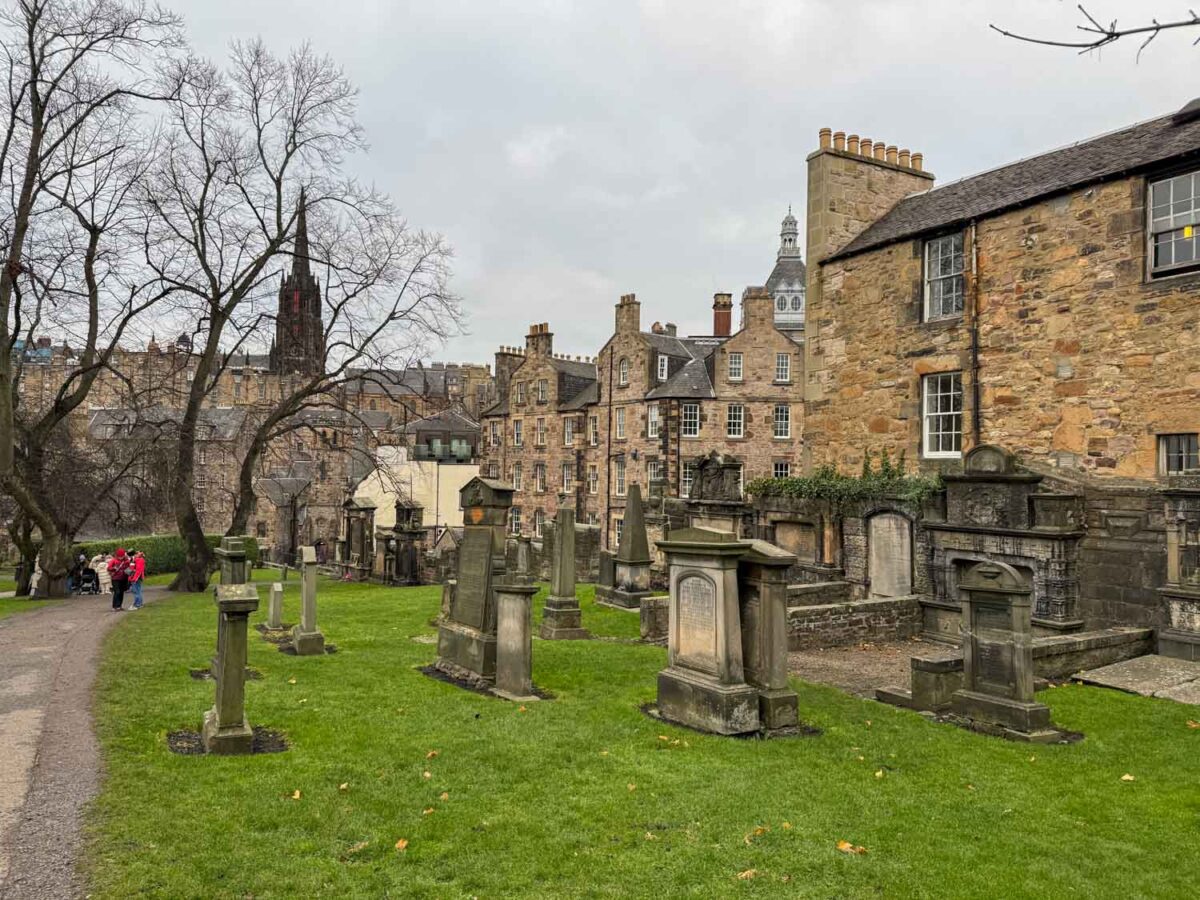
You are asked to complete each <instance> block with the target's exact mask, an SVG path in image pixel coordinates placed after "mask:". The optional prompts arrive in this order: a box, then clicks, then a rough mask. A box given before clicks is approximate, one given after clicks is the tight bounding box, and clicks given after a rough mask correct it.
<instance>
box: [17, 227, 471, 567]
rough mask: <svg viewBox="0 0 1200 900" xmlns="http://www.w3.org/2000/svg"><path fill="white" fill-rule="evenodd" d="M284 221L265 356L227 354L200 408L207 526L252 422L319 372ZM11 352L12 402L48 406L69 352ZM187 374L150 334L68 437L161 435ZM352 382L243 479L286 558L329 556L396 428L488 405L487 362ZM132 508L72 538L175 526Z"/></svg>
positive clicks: (120, 359)
mask: <svg viewBox="0 0 1200 900" xmlns="http://www.w3.org/2000/svg"><path fill="white" fill-rule="evenodd" d="M297 220H298V224H297V237H296V249H295V253H294V254H293V262H292V265H291V269H290V271H289V272H288V273H286V274H285V275H284V276H282V277H281V279H280V288H279V296H278V308H277V313H276V316H275V322H274V337H273V340H272V343H271V347H270V352H269V353H266V354H261V355H256V354H250V353H239V354H236V355H234V356H231V357H228V358H226V359H225V360H224V366H223V368H222V370H221V372H220V375H219V376H218V378H217V382H216V384H215V385H214V386H213V388H212V389H211V390H210V392H209V393H208V396H207V398H206V400H205V404H206V406H205V409H204V410H203V412H202V415H201V421H200V425H199V435H198V443H197V449H196V475H195V492H194V496H195V500H196V503H197V509H198V511H199V513H200V515H201V520H202V523H203V525H204V527H205V530H206V531H215V532H221V531H224V530H225V529H226V528H227V527H228V523H229V520H230V516H231V514H232V509H233V499H234V490H235V489H236V486H237V483H238V473H239V466H240V461H241V459H242V458H243V457H244V454H245V450H246V440H247V438H248V437H249V436H250V435H251V434H252V433H253V430H254V428H255V426H256V424H257V422H258V421H259V420H260V417H261V416H263V415H264V414H265V413H266V412H268V411H269V410H270V409H272V408H273V406H274V405H275V404H276V403H278V402H279V400H280V399H281V397H283V396H285V395H286V394H288V393H290V390H291V387H290V384H291V383H293V382H298V381H299V380H300V379H302V378H304V377H306V376H310V375H312V374H314V373H316V372H319V371H321V368H322V367H323V366H324V365H325V333H324V326H323V324H322V320H321V303H322V300H321V286H320V282H319V281H318V279H317V278H316V277H315V276H314V275H313V273H312V270H311V265H310V260H309V259H308V251H307V246H308V232H307V221H306V215H305V213H304V210H303V208H301V210H300V213H299V214H298V217H297ZM21 358H22V372H21V377H20V380H19V391H20V402H21V405H22V407H23V408H25V409H26V410H36V409H38V408H40V407H42V406H43V405H45V404H49V403H51V402H53V399H54V396H55V394H56V392H57V390H58V389H59V387H60V386H61V385H62V384H63V382H64V381H65V380H66V379H67V378H68V377H69V376H70V373H71V372H72V371H73V370H74V368H75V367H76V366H77V364H78V360H77V357H76V355H75V354H74V353H73V352H72V351H71V349H70V348H69V347H67V346H66V345H54V344H53V343H52V342H51V341H50V339H49V338H41V339H39V340H38V341H37V342H36V343H35V345H34V346H31V347H28V348H23V352H22V354H21ZM195 367H196V362H195V357H194V355H193V351H192V341H191V338H190V336H189V335H188V334H186V333H185V334H181V335H180V336H179V337H178V338H177V339H176V340H174V341H173V342H171V343H169V344H165V345H163V344H159V343H158V342H157V341H156V340H154V339H153V338H152V339H151V341H150V342H149V344H148V346H147V347H146V349H144V350H127V349H120V350H118V351H117V353H116V354H115V356H114V360H113V365H112V371H110V372H105V373H103V374H102V375H101V376H100V378H98V379H97V382H96V384H95V386H94V388H93V390H92V392H91V394H90V396H89V398H88V404H89V405H88V408H87V409H82V410H80V411H79V414H78V415H77V416H75V417H74V419H73V420H72V421H71V423H70V427H71V430H72V433H73V435H74V436H75V438H76V440H79V441H84V442H88V441H90V442H98V441H114V440H122V441H126V442H130V444H132V443H133V442H138V441H142V442H144V441H145V439H146V438H147V437H148V436H149V434H150V431H149V429H163V430H164V431H168V432H169V429H170V428H171V427H173V425H174V423H176V422H178V420H179V417H180V411H181V408H182V404H183V401H184V398H185V397H186V394H187V391H188V389H189V387H190V385H191V383H192V380H193V378H194V377H195ZM358 374H359V377H356V378H353V379H351V380H350V382H349V383H348V384H346V385H344V386H342V387H339V388H338V396H337V397H333V398H331V402H330V404H329V406H328V408H318V409H310V410H306V411H305V413H304V415H303V418H304V425H303V427H301V428H299V429H297V430H295V431H293V432H292V433H291V434H289V435H287V436H286V437H282V438H279V439H278V440H276V441H275V442H274V443H273V444H272V445H271V446H270V447H269V448H268V450H267V452H266V453H265V454H264V458H263V462H262V466H261V472H260V477H259V479H258V480H257V481H256V492H257V493H258V495H259V501H260V502H259V505H258V510H257V513H256V515H255V517H254V518H253V519H252V520H251V528H252V529H253V531H254V533H255V534H256V535H257V536H258V537H259V539H260V541H261V542H262V543H264V544H270V545H273V546H274V547H276V548H278V549H279V550H280V551H281V552H287V551H288V549H289V548H291V547H294V546H296V545H297V544H298V543H317V542H324V545H323V550H324V551H325V553H326V555H328V556H329V557H332V556H333V555H334V550H333V548H334V547H335V545H336V543H337V540H338V533H339V527H340V520H341V509H342V505H343V503H344V502H345V501H346V499H347V492H349V491H352V490H353V488H354V486H355V485H356V484H358V482H359V481H361V480H362V478H363V477H364V475H366V474H367V471H369V468H370V467H371V466H372V465H373V456H374V454H373V450H374V448H375V447H377V446H378V445H381V444H385V445H386V444H394V445H398V444H403V443H406V441H407V438H406V435H405V430H406V428H407V426H408V425H409V424H410V423H411V422H415V421H417V420H420V419H422V418H424V417H426V416H429V415H431V414H433V413H436V412H439V411H441V410H446V409H452V408H458V409H463V410H464V411H465V412H466V413H467V414H468V415H469V416H471V417H472V418H476V417H477V416H478V414H479V410H480V408H481V407H482V406H486V405H490V404H491V403H493V402H494V393H493V392H494V381H493V379H492V375H491V371H490V367H489V366H487V365H476V364H472V363H465V364H461V365H460V364H453V363H432V364H430V365H428V366H417V367H413V368H409V369H406V370H403V371H382V372H370V373H368V372H365V371H364V372H362V373H358ZM169 464H170V453H169V451H168V450H164V449H163V448H162V447H159V448H156V449H155V450H154V451H150V452H147V453H146V454H145V455H144V458H143V459H140V460H139V462H138V464H137V465H136V466H135V467H134V468H133V469H132V470H131V478H136V479H137V480H138V481H140V482H150V481H153V480H154V478H155V477H158V478H159V479H160V480H161V479H162V478H163V477H164V476H163V472H164V471H167V470H166V469H165V468H164V467H165V466H169ZM142 496H143V497H144V496H146V494H145V493H144V492H143V494H142ZM143 506H144V504H138V505H136V507H139V508H131V506H130V505H128V504H126V505H123V511H124V512H127V513H129V514H130V518H129V520H128V521H123V522H121V523H111V522H101V521H95V522H90V523H89V524H88V526H87V528H86V529H85V533H86V534H88V535H96V536H101V535H107V534H110V533H113V532H116V533H118V534H130V533H133V532H135V531H137V532H143V533H144V532H146V531H166V532H169V531H173V530H174V529H175V523H174V518H173V516H172V514H171V509H170V504H169V497H168V496H167V495H166V494H165V493H164V494H163V495H162V496H161V497H160V502H159V503H157V504H156V507H155V508H153V509H145V508H140V507H143ZM131 529H132V531H131Z"/></svg>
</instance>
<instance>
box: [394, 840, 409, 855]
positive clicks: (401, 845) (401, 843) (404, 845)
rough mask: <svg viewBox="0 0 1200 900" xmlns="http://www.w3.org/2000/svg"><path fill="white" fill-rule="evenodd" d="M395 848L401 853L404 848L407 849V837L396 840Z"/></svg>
mask: <svg viewBox="0 0 1200 900" xmlns="http://www.w3.org/2000/svg"><path fill="white" fill-rule="evenodd" d="M396 849H397V850H399V851H400V852H401V853H403V852H404V851H405V850H407V849H408V838H400V840H398V841H396Z"/></svg>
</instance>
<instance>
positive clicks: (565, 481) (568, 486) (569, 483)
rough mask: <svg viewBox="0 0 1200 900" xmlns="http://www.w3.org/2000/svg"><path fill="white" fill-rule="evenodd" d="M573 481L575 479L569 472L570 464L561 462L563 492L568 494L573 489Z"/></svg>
mask: <svg viewBox="0 0 1200 900" xmlns="http://www.w3.org/2000/svg"><path fill="white" fill-rule="evenodd" d="M574 481H575V479H574V476H573V475H572V473H571V464H570V463H563V464H562V489H563V492H564V493H567V494H569V493H570V492H571V491H572V490H574Z"/></svg>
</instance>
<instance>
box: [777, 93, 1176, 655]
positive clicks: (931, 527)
mask: <svg viewBox="0 0 1200 900" xmlns="http://www.w3.org/2000/svg"><path fill="white" fill-rule="evenodd" d="M922 163H923V160H922V158H921V156H920V154H910V153H909V152H908V151H907V150H898V149H897V148H896V147H894V146H885V145H884V144H883V143H881V142H873V141H871V140H870V139H868V138H860V137H859V136H857V135H853V134H851V135H848V136H847V135H846V134H845V133H844V132H840V131H839V132H836V133H832V132H831V131H830V130H829V129H823V130H822V131H821V133H820V141H819V148H818V149H817V150H816V151H815V152H814V153H813V154H812V155H811V156H809V158H808V221H807V252H806V255H807V259H808V262H809V269H808V274H807V304H808V310H807V322H808V327H807V329H806V340H805V349H804V354H805V361H804V372H805V375H804V381H803V384H804V406H805V413H804V421H803V439H804V448H803V461H804V469H805V470H806V471H808V470H811V469H813V468H814V467H816V466H819V465H824V464H831V465H834V466H836V467H837V468H838V469H840V470H842V471H843V472H845V473H847V474H854V473H856V472H857V471H859V469H860V466H861V464H862V459H863V454H864V452H871V453H872V454H874V455H876V456H878V455H879V453H880V452H881V451H883V450H887V451H888V452H889V454H890V455H891V457H892V458H893V459H895V458H896V457H897V456H898V455H900V454H901V453H903V454H904V456H905V458H906V460H907V462H908V466H909V470H910V471H912V470H913V469H916V468H919V469H921V470H924V471H930V472H932V471H936V472H940V473H942V474H943V475H944V476H945V477H946V479H947V487H948V492H947V494H946V495H945V497H944V498H943V499H942V500H941V501H940V502H941V503H942V508H941V509H938V508H937V506H938V504H937V503H933V504H928V505H927V506H926V507H925V508H923V509H914V508H912V506H911V505H905V504H902V503H898V502H897V503H890V504H889V503H880V504H878V505H876V506H875V507H874V508H871V509H863V510H861V511H860V514H859V515H857V516H852V517H848V518H846V520H845V521H844V522H840V523H839V522H832V521H829V520H822V519H821V517H820V516H816V515H813V516H806V515H802V514H800V513H802V512H804V510H801V509H799V508H793V509H791V511H790V512H789V511H787V509H786V507H787V504H781V503H779V502H772V503H763V504H760V509H759V510H758V514H757V518H756V519H755V526H754V527H756V528H758V529H759V536H762V537H779V536H781V535H782V534H783V533H784V531H787V532H788V533H789V534H795V535H796V537H795V539H794V540H791V539H789V540H787V541H784V543H792V544H793V545H794V546H795V547H796V549H797V550H798V551H800V552H802V553H806V554H807V558H808V560H809V562H810V563H812V564H813V565H814V566H815V567H821V566H824V567H825V568H824V570H823V571H825V572H836V573H844V575H845V578H846V579H847V580H849V581H850V582H852V583H853V584H854V586H855V587H856V590H858V591H860V592H861V594H862V595H866V596H888V595H898V594H904V593H910V592H913V593H917V594H919V595H920V596H921V597H922V602H923V604H924V612H925V623H926V628H927V630H928V629H934V630H936V628H937V627H939V626H938V625H937V619H938V616H939V615H940V614H941V613H943V612H944V613H947V614H949V615H950V616H951V617H953V616H954V615H956V614H957V600H956V598H957V579H958V577H959V575H960V574H961V573H962V571H964V569H965V567H967V566H969V565H970V564H971V563H972V562H973V561H975V560H978V559H993V560H1001V561H1004V562H1007V563H1009V564H1011V565H1013V566H1015V567H1017V568H1018V570H1019V571H1021V572H1022V573H1023V574H1024V576H1025V577H1027V578H1028V579H1029V580H1030V582H1031V584H1032V585H1033V587H1034V595H1035V613H1034V614H1035V617H1036V619H1035V623H1036V624H1037V625H1038V627H1039V628H1041V629H1042V630H1043V631H1045V630H1058V631H1070V630H1072V629H1073V628H1077V627H1080V626H1081V625H1083V624H1084V623H1087V624H1093V623H1100V624H1106V623H1107V624H1112V623H1126V624H1128V623H1138V624H1164V623H1165V622H1166V618H1167V610H1166V606H1165V604H1164V600H1163V596H1162V595H1161V594H1160V591H1159V589H1160V588H1162V587H1164V586H1165V587H1166V588H1167V590H1168V591H1170V590H1175V587H1173V586H1178V585H1180V584H1183V585H1185V586H1186V585H1188V584H1194V585H1195V586H1196V587H1197V588H1200V540H1198V538H1197V534H1198V532H1200V492H1197V491H1196V488H1197V486H1198V485H1200V477H1198V476H1200V451H1198V447H1197V440H1198V439H1197V435H1198V434H1200V353H1198V351H1197V348H1198V347H1200V104H1197V103H1193V104H1190V105H1189V106H1188V107H1185V108H1184V109H1183V110H1182V111H1180V113H1177V114H1174V115H1167V116H1162V117H1160V118H1157V119H1153V120H1150V121H1147V122H1143V123H1141V124H1137V125H1133V126H1131V127H1127V128H1124V129H1121V130H1119V131H1115V132H1112V133H1109V134H1105V135H1102V136H1100V137H1097V138H1093V139H1091V140H1085V141H1081V142H1079V143H1076V144H1073V145H1071V146H1069V147H1066V148H1063V149H1059V150H1054V151H1052V152H1049V153H1045V154H1043V155H1040V156H1035V157H1032V158H1029V159H1025V160H1022V161H1019V162H1015V163H1012V164H1010V165H1006V166H1002V167H1000V168H997V169H993V170H991V171H988V172H984V173H983V174H980V175H976V176H973V177H969V178H964V179H962V180H960V181H956V182H953V183H951V184H947V185H944V186H941V187H935V186H934V178H933V176H932V175H931V174H929V173H928V172H926V171H924V169H923V165H922ZM993 448H997V449H993ZM972 450H975V452H974V453H971V451H972ZM964 463H965V465H964ZM810 512H811V510H810ZM804 527H811V528H812V529H815V530H816V531H817V532H818V536H817V537H816V538H814V536H813V535H812V534H808V535H804V534H803V528H804ZM830 529H835V530H836V529H841V534H840V539H839V535H836V534H835V535H834V536H833V538H832V539H831V538H830ZM883 547H886V548H887V552H886V553H884V552H880V548H883ZM889 559H890V560H892V562H889ZM896 560H899V562H898V563H897V562H895V561H896ZM897 566H900V567H902V568H903V571H899V570H898V569H897ZM1184 593H1186V590H1185V591H1184ZM1193 600H1194V601H1195V603H1196V605H1195V606H1194V607H1192V610H1193V612H1192V615H1193V618H1194V619H1195V622H1196V623H1197V624H1200V614H1197V611H1200V593H1197V594H1196V596H1195V597H1194V598H1193ZM939 611H940V612H939ZM1184 617H1185V618H1186V615H1185V616H1184ZM1198 630H1200V629H1198Z"/></svg>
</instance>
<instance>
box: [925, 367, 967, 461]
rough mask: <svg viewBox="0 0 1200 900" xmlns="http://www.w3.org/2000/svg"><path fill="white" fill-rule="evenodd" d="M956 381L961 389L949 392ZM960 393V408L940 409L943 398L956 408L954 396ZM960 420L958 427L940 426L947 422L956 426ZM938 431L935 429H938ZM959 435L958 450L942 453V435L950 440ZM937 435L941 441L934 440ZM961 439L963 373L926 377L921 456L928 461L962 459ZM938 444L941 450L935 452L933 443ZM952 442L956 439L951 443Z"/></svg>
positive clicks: (945, 373) (936, 374) (936, 373)
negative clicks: (945, 428)
mask: <svg viewBox="0 0 1200 900" xmlns="http://www.w3.org/2000/svg"><path fill="white" fill-rule="evenodd" d="M956 382H957V384H958V390H957V392H955V391H954V390H946V387H947V386H951V387H952V386H953V385H954V384H955V383H956ZM956 393H957V396H958V409H957V410H953V409H950V410H941V409H939V408H936V407H940V406H942V405H945V404H943V402H942V400H943V398H951V399H950V401H949V404H950V405H951V406H953V399H952V398H953V397H954V396H955V394H956ZM955 417H957V420H958V421H957V424H958V428H957V430H955V429H954V428H950V429H948V430H943V429H942V428H940V427H937V426H938V423H941V422H948V423H950V424H951V425H953V424H954V420H955ZM935 428H936V430H935ZM955 434H957V435H958V449H957V450H943V449H940V448H941V445H942V444H944V443H945V441H944V440H942V439H941V436H942V435H950V436H951V438H953V436H954V435H955ZM935 435H936V436H937V437H938V439H937V440H936V441H935ZM962 439H963V384H962V372H934V373H932V374H930V375H926V376H924V377H923V378H922V379H921V455H922V456H924V457H925V458H926V459H959V458H961V457H962ZM935 443H936V444H937V445H938V449H934V444H935ZM951 443H953V440H951Z"/></svg>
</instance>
